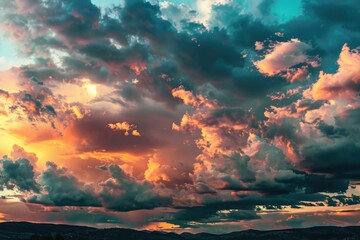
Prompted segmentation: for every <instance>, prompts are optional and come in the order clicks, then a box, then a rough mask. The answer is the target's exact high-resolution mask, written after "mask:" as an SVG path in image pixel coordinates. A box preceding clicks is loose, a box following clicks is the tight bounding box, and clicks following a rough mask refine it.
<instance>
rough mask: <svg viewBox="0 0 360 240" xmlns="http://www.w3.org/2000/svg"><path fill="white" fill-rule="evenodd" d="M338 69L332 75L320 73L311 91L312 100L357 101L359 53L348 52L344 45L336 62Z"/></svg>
mask: <svg viewBox="0 0 360 240" xmlns="http://www.w3.org/2000/svg"><path fill="white" fill-rule="evenodd" d="M337 63H338V65H339V68H338V70H337V72H336V73H334V74H326V73H324V72H320V75H319V79H318V80H317V81H316V83H314V85H313V87H312V89H311V95H312V96H313V98H314V99H322V100H331V99H336V98H345V99H357V95H356V94H358V93H359V92H360V71H359V68H358V67H357V66H359V64H360V53H359V51H358V50H357V49H354V50H350V48H349V47H348V45H347V44H345V45H344V46H343V47H342V49H341V52H340V56H339V59H338V61H337Z"/></svg>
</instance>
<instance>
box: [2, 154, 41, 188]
mask: <svg viewBox="0 0 360 240" xmlns="http://www.w3.org/2000/svg"><path fill="white" fill-rule="evenodd" d="M0 164H1V166H0V174H1V182H0V187H1V190H3V189H8V190H13V189H15V190H16V189H17V190H20V191H34V192H38V191H39V189H40V188H39V185H38V183H37V182H36V181H35V173H34V168H33V166H32V165H31V164H30V162H29V160H27V159H25V158H19V159H16V160H10V159H6V158H5V159H2V160H0Z"/></svg>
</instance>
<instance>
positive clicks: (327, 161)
mask: <svg viewBox="0 0 360 240" xmlns="http://www.w3.org/2000/svg"><path fill="white" fill-rule="evenodd" d="M303 154H304V161H302V163H301V165H302V167H304V168H306V169H309V170H310V171H312V172H315V173H324V174H331V175H335V176H340V177H344V178H347V177H348V178H350V179H351V178H353V179H359V176H360V172H359V169H360V162H359V159H358V156H359V154H360V146H359V143H357V142H352V141H347V140H338V141H335V142H334V143H333V144H329V145H317V144H314V145H307V146H305V147H304V149H303Z"/></svg>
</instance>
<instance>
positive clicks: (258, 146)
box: [0, 0, 360, 227]
mask: <svg viewBox="0 0 360 240" xmlns="http://www.w3.org/2000/svg"><path fill="white" fill-rule="evenodd" d="M273 3H274V1H273V0H264V1H261V3H260V4H259V6H258V9H257V10H259V12H260V13H261V14H262V15H263V16H264V19H259V18H256V16H253V15H252V14H251V13H249V12H246V11H243V10H244V9H243V8H242V7H243V6H242V5H241V4H239V5H238V4H234V3H231V4H218V5H214V6H212V12H211V17H210V19H209V22H208V25H207V26H205V23H202V22H196V21H195V20H194V18H195V17H196V16H197V15H196V13H195V12H194V11H191V10H189V9H188V8H187V7H184V6H183V8H182V9H180V7H179V8H176V7H175V6H174V5H170V7H168V8H166V9H165V8H161V7H160V6H159V5H158V4H157V3H151V2H149V1H144V0H126V1H124V4H123V5H121V6H116V7H114V8H112V9H109V10H107V11H105V12H101V11H100V9H99V8H98V7H97V6H95V5H94V4H93V3H92V2H91V1H90V0H49V1H36V0H24V1H17V3H14V2H13V1H9V0H7V1H4V3H1V6H2V8H1V10H4V11H3V13H1V16H2V18H4V19H6V21H4V26H6V27H7V29H8V32H9V33H11V35H12V37H13V38H14V39H15V40H16V41H17V42H18V43H21V46H22V48H21V49H22V51H23V52H24V53H25V54H26V55H27V56H29V57H33V58H34V59H35V60H34V63H33V64H28V65H24V66H21V67H20V68H19V71H20V72H21V76H22V77H23V78H25V79H26V81H24V82H25V84H28V85H29V86H28V87H27V91H23V92H19V93H15V94H13V93H9V92H7V91H2V90H0V95H1V96H3V97H4V98H5V99H8V98H10V96H13V97H14V98H15V99H16V100H17V101H15V102H14V104H13V106H12V108H11V109H14V108H20V109H23V110H24V111H25V113H26V114H27V115H26V116H27V117H29V119H30V120H31V121H33V122H36V121H40V122H44V121H45V122H51V123H53V120H54V119H57V118H61V117H62V115H63V114H62V112H63V110H62V109H61V107H60V105H61V104H60V103H59V104H54V105H52V104H50V102H55V103H58V101H57V98H56V97H55V96H53V93H52V91H51V90H50V89H49V88H47V87H46V86H47V83H48V82H49V80H50V79H51V80H52V81H55V82H66V83H76V81H77V80H76V79H81V78H89V79H90V80H91V81H92V82H94V83H97V84H104V85H106V86H108V87H112V88H114V92H115V93H116V94H117V95H119V96H120V97H121V98H116V97H117V96H115V97H113V96H112V95H111V96H106V97H104V98H103V99H96V101H107V102H110V103H112V104H115V105H118V106H121V110H119V112H117V113H109V112H106V111H105V110H104V111H103V109H101V110H99V109H96V110H95V109H92V104H94V103H95V102H96V101H95V100H94V101H92V102H90V103H89V104H88V105H89V109H91V111H90V112H89V113H88V114H85V115H84V116H83V117H82V118H81V119H76V120H74V121H72V122H71V125H70V126H69V127H70V128H71V130H72V131H71V132H72V134H73V135H74V137H76V142H74V144H75V145H76V147H77V150H78V151H79V152H93V151H104V152H120V153H122V152H126V153H131V154H135V153H136V154H139V155H146V156H147V157H148V158H149V159H151V160H149V161H145V162H144V163H142V164H143V165H144V166H145V165H146V166H147V167H148V169H147V170H148V171H146V172H145V173H142V174H137V177H139V176H140V175H141V179H137V178H136V177H134V176H131V175H129V174H127V173H126V172H125V171H124V170H123V169H122V168H120V167H119V166H117V165H110V166H101V167H99V169H101V170H103V171H106V172H107V173H108V174H109V178H108V179H107V180H105V181H102V182H100V183H99V184H97V185H96V184H94V186H90V185H87V184H86V183H84V182H81V180H79V179H78V177H77V176H76V175H75V174H73V173H71V172H70V171H69V170H67V169H65V168H62V167H58V166H56V165H55V164H53V163H49V164H48V165H47V169H46V170H45V171H43V172H42V173H41V174H40V175H39V179H38V180H37V181H36V180H35V174H34V172H33V169H32V166H31V165H30V164H29V162H28V161H27V160H25V159H18V160H15V161H10V160H7V159H4V160H2V162H1V164H2V169H1V175H2V180H1V185H2V186H3V188H7V189H13V188H18V189H19V190H21V191H33V192H35V193H38V194H35V195H34V196H33V197H31V198H29V200H28V201H29V202H32V203H39V204H47V205H55V206H95V207H104V208H106V209H108V210H113V211H133V210H138V209H154V208H157V207H171V206H175V207H177V210H179V212H177V213H175V214H174V215H173V216H171V217H173V218H172V219H171V222H173V223H174V224H181V225H182V226H191V225H190V224H188V223H189V222H191V221H196V222H204V223H217V222H228V221H239V220H254V219H259V215H257V213H256V211H255V209H256V207H257V206H265V208H266V209H273V210H277V211H278V210H281V209H282V208H283V207H284V206H291V207H293V208H298V207H303V206H309V205H311V206H320V205H325V204H327V205H329V206H340V205H352V204H356V203H358V202H359V199H358V196H352V197H349V196H346V195H344V196H343V195H339V196H335V197H329V196H327V195H325V194H323V193H342V194H345V192H346V191H347V189H348V187H349V183H350V181H352V180H359V176H360V172H359V169H360V165H359V161H358V156H360V147H359V146H360V145H359V140H360V139H359V136H360V132H359V127H360V123H359V117H358V116H359V107H358V105H357V103H358V98H354V103H351V104H350V103H349V104H348V105H351V106H352V108H351V109H350V110H349V109H347V110H344V111H340V110H342V109H340V108H342V107H343V105H342V104H341V101H340V104H339V103H337V104H338V105H336V107H337V108H338V109H340V110H339V111H338V109H335V108H336V107H333V108H334V109H335V110H333V111H332V110H328V112H326V111H327V110H326V109H329V108H331V106H333V105H331V106H330V103H331V101H328V100H329V99H325V100H314V99H313V98H311V97H309V96H305V95H306V93H307V94H309V93H308V92H306V90H308V89H309V88H311V87H312V84H313V83H314V82H316V81H318V79H319V77H318V76H319V70H324V71H325V73H329V72H330V73H331V72H334V71H336V69H337V66H336V61H337V59H338V57H339V52H340V51H341V47H342V46H343V45H344V43H349V45H350V46H351V48H355V47H357V44H358V42H359V40H360V34H359V30H360V29H359V28H360V25H359V21H358V19H359V15H360V14H359V7H360V6H358V5H359V4H358V3H356V2H355V1H350V0H347V1H342V2H339V1H327V2H323V1H310V0H307V1H303V3H304V4H303V6H304V14H300V15H299V16H296V17H294V18H292V19H290V20H289V21H287V22H285V23H281V24H277V23H276V22H275V21H271V22H269V21H267V20H266V19H267V17H270V15H271V7H272V4H273ZM17 4H18V6H17V7H16V5H17ZM179 11H183V12H184V13H188V14H189V15H187V16H186V18H182V17H181V16H179V15H180V14H179ZM169 14H175V15H176V18H177V19H169V17H168V15H169ZM275 32H281V33H280V34H277V35H274V34H275ZM293 38H298V39H299V41H301V42H302V43H304V44H309V46H310V45H311V46H312V47H311V49H309V50H308V51H306V52H305V53H304V54H305V55H306V56H311V57H312V58H314V59H315V58H316V59H317V57H319V59H320V58H321V61H319V62H321V63H322V66H319V68H315V67H314V68H313V69H311V70H309V73H310V74H311V75H309V79H307V80H304V81H303V82H299V83H289V82H287V81H286V79H284V78H283V77H281V76H277V75H276V76H264V75H263V74H261V73H260V72H259V71H258V69H257V68H256V67H255V66H254V61H257V60H259V59H262V58H265V57H266V53H267V52H266V51H270V50H271V49H266V48H265V49H263V50H260V51H258V52H257V51H255V42H257V41H260V42H263V44H265V45H266V44H267V45H271V44H278V43H285V42H288V41H289V40H291V39H293ZM264 41H265V43H264ZM54 50H56V51H59V52H60V53H61V54H60V55H61V56H60V57H58V58H59V59H57V60H59V61H56V59H55V58H54V56H53V52H52V51H54ZM352 53H353V54H354V55H356V51H355V50H353V52H352ZM304 54H303V55H301V56H300V57H303V56H305V55H304ZM349 62H352V61H349ZM315 65H316V64H315ZM304 66H305V63H303V62H301V63H300V64H296V65H294V66H291V67H294V68H301V67H304ZM327 70H331V71H327ZM330 73H329V74H330ZM354 76H355V81H353V82H352V81H348V82H347V83H346V84H343V85H340V86H338V85H336V86H335V87H334V88H332V89H330V90H331V91H332V92H338V91H350V92H351V93H354V94H355V93H357V94H358V93H359V87H358V84H357V83H356V81H357V77H358V76H357V75H356V74H355V75H354ZM179 86H183V90H186V91H188V92H189V93H191V96H190V97H189V99H190V100H189V99H187V100H189V101H190V102H191V100H194V99H195V102H196V101H199V102H201V101H202V100H203V101H204V102H205V103H204V102H202V103H199V104H198V105H199V106H196V105H197V104H196V103H195V104H194V106H191V104H187V103H186V101H183V102H184V103H183V102H181V101H179V99H176V98H174V96H173V94H172V93H173V91H174V89H176V88H177V89H178V90H179ZM293 87H302V90H299V93H297V94H293V95H291V96H290V97H288V98H287V99H281V100H277V101H270V99H269V97H268V96H269V95H272V94H279V93H282V92H287V90H289V89H294V88H293ZM180 90H181V89H180ZM303 90H304V91H303ZM327 90H329V88H327ZM75 94H77V93H75ZM49 98H51V100H52V101H46V100H47V99H49ZM205 98H206V99H205ZM184 99H185V98H184ZM199 99H201V100H199ZM204 99H205V100H204ZM342 100H343V99H342ZM202 104H203V105H206V104H208V105H211V107H208V108H206V107H205V108H203V106H202ZM184 105H187V106H184ZM200 105H201V106H200ZM324 109H325V110H324ZM186 111H187V114H186V115H184V118H183V121H184V122H185V127H184V129H187V130H189V129H192V128H194V129H196V131H193V133H192V134H193V135H190V136H189V137H188V138H186V137H184V135H185V134H184V135H180V134H181V133H179V134H177V133H176V132H175V133H174V132H171V133H169V131H171V126H172V123H174V122H175V123H179V122H180V121H181V123H180V125H181V124H182V122H183V121H182V120H181V116H182V115H183V114H185V112H186ZM322 111H325V113H323V112H322ZM331 111H332V112H331ZM337 111H338V112H337ZM264 112H266V114H265V113H264ZM340 112H341V113H340ZM307 113H309V114H308V115H316V116H317V115H319V116H318V117H317V118H316V119H315V120H314V119H311V120H312V121H310V120H309V121H307V118H306V117H309V116H306V117H305V115H307ZM332 114H333V115H334V116H332V117H333V119H330V120H329V119H327V117H329V115H332ZM22 117H23V116H22ZM310 117H311V116H310ZM190 120H191V121H190ZM186 121H189V122H186ZM122 122H128V123H129V124H133V125H134V126H135V125H136V130H138V131H139V133H141V137H140V136H134V135H132V134H129V135H125V134H124V132H121V131H116V130H114V129H111V128H110V127H109V125H108V124H116V123H122ZM186 124H188V125H186ZM179 128H180V127H179ZM309 129H310V130H309ZM189 132H192V131H189ZM206 137H208V138H206ZM80 140H81V141H80ZM217 141H218V142H217ZM317 141H318V142H317ZM185 142H186V143H187V144H188V145H186V144H185ZM194 142H195V144H194ZM189 143H190V144H189ZM212 144H214V145H212ZM216 144H218V145H216ZM180 145H181V146H180ZM189 145H191V146H190V147H189ZM196 146H197V147H198V149H196ZM164 149H166V150H168V149H170V150H168V152H166V153H163V152H161V151H164ZM172 149H176V150H172ZM187 151H189V152H191V153H188V152H187ZM289 156H290V157H289ZM291 156H292V157H293V158H291ZM179 159H180V160H179ZM200 159H205V160H204V161H201V160H200ZM151 163H152V164H153V166H155V167H153V169H151V168H150V165H151ZM99 169H97V170H99ZM99 171H100V170H99ZM197 171H198V172H197ZM19 172H20V173H19ZM196 174H198V175H196ZM144 176H145V178H146V179H148V180H144V179H143V177H144ZM194 176H195V177H194ZM219 182H220V183H219ZM40 189H41V190H42V192H41V193H39V191H40ZM179 192H180V193H179ZM169 193H171V194H169ZM230 194H231V198H230V196H229V195H230ZM169 195H174V196H175V197H174V199H175V200H176V201H175V200H174V199H173V198H172V197H170V196H169ZM180 195H181V196H180ZM183 195H184V196H183ZM184 198H185V200H184ZM186 198H188V199H186ZM230 199H231V200H230ZM234 199H235V200H234ZM186 204H189V205H191V206H194V207H179V206H178V205H180V206H181V205H186ZM199 205H200V206H199ZM82 217H83V216H82V215H81V216H79V218H82ZM74 218H76V216H75V217H74ZM101 219H102V218H101ZM301 223H302V222H301V221H294V222H292V223H290V224H292V225H294V226H298V225H301ZM192 227H193V226H192Z"/></svg>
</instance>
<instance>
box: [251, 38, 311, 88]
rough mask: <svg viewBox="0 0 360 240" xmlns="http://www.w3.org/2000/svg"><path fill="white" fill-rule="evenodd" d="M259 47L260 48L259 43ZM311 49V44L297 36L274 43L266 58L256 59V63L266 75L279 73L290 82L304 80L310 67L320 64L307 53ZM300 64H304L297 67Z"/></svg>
mask: <svg viewBox="0 0 360 240" xmlns="http://www.w3.org/2000/svg"><path fill="white" fill-rule="evenodd" d="M257 48H258V49H259V44H258V45H257ZM310 49H312V46H311V45H309V44H307V43H304V42H301V41H300V40H299V39H297V38H293V39H291V40H289V41H287V42H277V43H272V44H271V45H270V49H269V52H268V53H267V54H266V55H265V58H264V59H262V60H259V61H255V62H254V65H255V66H256V67H257V69H258V70H259V72H260V73H262V74H264V75H266V76H275V75H277V74H279V75H281V76H283V77H285V78H286V79H287V80H288V81H290V82H295V81H302V80H304V79H305V78H306V76H307V73H308V67H309V66H310V67H315V66H317V65H318V63H317V62H316V60H314V59H313V58H312V57H310V56H309V55H307V53H306V51H308V50H310ZM300 64H303V66H300V67H296V66H299V65H300Z"/></svg>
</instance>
